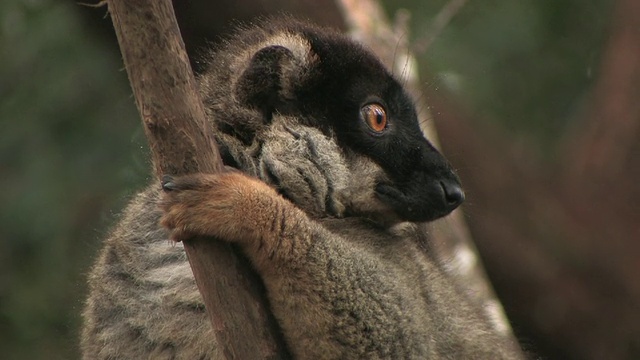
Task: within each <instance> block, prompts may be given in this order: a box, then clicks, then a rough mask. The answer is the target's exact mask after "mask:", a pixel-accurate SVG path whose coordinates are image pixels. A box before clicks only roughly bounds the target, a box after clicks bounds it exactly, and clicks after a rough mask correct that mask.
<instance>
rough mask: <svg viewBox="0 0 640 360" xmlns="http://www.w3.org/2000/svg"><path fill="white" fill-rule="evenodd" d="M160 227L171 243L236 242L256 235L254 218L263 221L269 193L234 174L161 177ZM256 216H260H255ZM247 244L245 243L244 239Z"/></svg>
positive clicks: (261, 185)
mask: <svg viewBox="0 0 640 360" xmlns="http://www.w3.org/2000/svg"><path fill="white" fill-rule="evenodd" d="M162 189H163V190H164V193H163V196H162V200H161V202H160V207H161V208H162V209H163V210H164V215H163V216H162V218H161V220H160V224H161V225H162V226H164V227H166V228H167V229H169V230H170V232H171V239H172V240H174V241H182V240H186V239H189V238H191V237H193V236H195V235H208V236H215V237H217V238H220V239H222V240H226V241H231V242H235V241H240V240H243V239H246V238H248V237H250V236H251V235H252V234H255V233H259V232H260V231H261V230H260V229H256V228H255V227H256V226H258V222H257V221H256V220H255V216H256V215H257V216H259V217H260V218H262V217H264V211H266V212H267V213H269V209H268V208H265V205H266V204H269V203H271V201H269V199H270V197H276V196H277V195H276V193H275V191H274V190H273V189H271V188H269V186H268V185H266V184H265V183H263V182H262V181H260V180H257V179H254V178H251V177H249V176H247V175H244V174H242V173H240V172H237V171H225V172H223V173H220V174H194V175H185V176H180V177H171V176H164V177H163V178H162ZM257 212H262V214H259V213H257ZM247 240H248V239H247Z"/></svg>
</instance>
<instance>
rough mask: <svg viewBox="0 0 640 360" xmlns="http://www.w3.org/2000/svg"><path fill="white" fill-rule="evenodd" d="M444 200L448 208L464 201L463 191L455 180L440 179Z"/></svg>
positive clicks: (452, 207)
mask: <svg viewBox="0 0 640 360" xmlns="http://www.w3.org/2000/svg"><path fill="white" fill-rule="evenodd" d="M440 186H442V191H443V193H444V200H445V202H446V204H447V207H448V208H449V210H453V209H455V208H457V207H458V206H460V204H462V202H463V201H464V191H462V188H461V187H460V184H458V183H457V182H450V181H441V182H440Z"/></svg>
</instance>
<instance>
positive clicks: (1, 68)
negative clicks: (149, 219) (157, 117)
mask: <svg viewBox="0 0 640 360" xmlns="http://www.w3.org/2000/svg"><path fill="white" fill-rule="evenodd" d="M78 11H79V8H78V5H76V4H73V3H72V2H65V3H63V2H60V1H57V2H54V1H48V0H3V1H2V2H0V52H1V55H0V187H1V188H2V191H1V192H0V207H1V210H0V349H2V353H3V355H2V358H4V359H56V358H59V359H69V358H75V357H77V351H76V347H77V345H76V344H77V338H78V335H77V329H78V324H79V311H80V309H81V308H82V297H83V294H84V293H85V285H84V282H85V280H84V274H85V272H86V269H87V267H88V265H89V264H90V262H91V261H92V258H93V256H94V253H95V250H96V248H97V244H98V240H99V239H100V238H101V237H102V236H103V234H104V233H105V230H104V228H105V226H106V225H108V224H110V223H111V222H112V219H113V217H114V216H113V212H110V210H117V209H119V208H120V207H121V204H122V202H123V200H125V198H126V196H125V195H126V193H128V192H129V191H130V190H124V189H133V188H135V187H136V185H137V184H139V183H140V182H141V180H142V179H144V177H145V176H146V173H147V165H146V163H145V162H146V160H144V159H145V157H144V154H143V152H141V151H140V147H141V145H142V144H144V137H143V136H142V134H141V130H139V126H138V121H139V120H138V118H137V114H136V110H135V107H134V105H133V99H132V98H131V96H130V90H129V89H128V83H127V79H126V74H125V73H124V72H122V71H121V68H122V64H121V61H120V58H119V55H118V54H117V53H115V52H114V51H113V49H111V48H108V47H106V46H105V45H104V44H102V43H99V42H97V41H96V40H95V39H94V38H93V37H92V36H91V33H90V32H88V30H87V29H86V28H85V27H84V26H83V24H82V22H81V20H82V19H81V18H80V17H79V15H78ZM102 11H105V10H104V9H103V10H102ZM105 21H109V19H105ZM5 356H7V357H5Z"/></svg>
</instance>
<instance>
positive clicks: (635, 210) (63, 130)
mask: <svg viewBox="0 0 640 360" xmlns="http://www.w3.org/2000/svg"><path fill="white" fill-rule="evenodd" d="M636 1H637V0H618V1H606V0H591V1H583V0H520V1H512V0H483V1H467V3H466V5H465V6H463V7H462V8H461V9H460V11H459V12H458V13H457V14H456V15H455V17H454V18H453V19H452V21H451V23H449V24H448V25H447V26H446V27H445V29H444V30H443V31H442V32H440V33H438V34H437V37H436V39H435V41H434V42H433V43H432V44H431V46H429V47H428V48H427V49H426V50H424V49H420V44H422V43H424V41H425V39H427V38H429V36H430V35H433V31H432V26H433V20H434V18H435V17H436V16H437V14H438V13H439V12H440V11H441V9H442V8H443V7H444V6H445V4H447V3H448V1H442V0H438V1H435V0H434V1H429V2H425V1H419V0H414V1H409V0H402V1H391V0H389V1H387V2H386V3H387V4H386V9H387V12H388V14H389V15H390V17H393V14H394V12H395V11H396V10H397V9H399V8H406V9H408V10H409V11H410V13H411V16H412V18H411V25H412V26H411V33H410V34H408V35H407V36H409V37H410V39H411V43H413V44H415V46H416V49H417V53H418V58H419V60H420V71H421V75H422V78H423V85H424V86H423V89H424V91H425V95H424V96H425V99H426V100H427V103H429V104H430V106H431V111H432V113H433V117H434V120H432V121H434V122H435V125H436V127H437V128H438V130H439V133H440V136H441V138H442V139H441V141H442V143H443V146H444V148H445V151H446V153H447V155H448V156H449V157H450V158H451V159H452V161H453V162H454V165H456V167H457V168H458V170H459V172H460V174H461V176H462V179H463V182H464V183H465V185H466V188H467V193H468V201H467V203H466V205H465V213H466V217H467V221H468V223H469V225H470V228H471V231H472V234H473V237H474V239H475V240H476V242H477V243H478V247H479V250H480V253H481V255H482V256H483V258H484V261H485V264H486V266H487V269H488V272H489V275H490V276H491V278H492V281H493V282H494V284H495V286H496V290H497V292H498V294H499V295H500V296H501V298H502V300H503V302H504V304H505V307H506V309H507V312H508V313H509V315H510V316H511V318H512V320H513V323H514V329H515V330H516V332H517V333H518V335H519V336H520V337H521V339H523V343H524V344H525V346H526V347H527V348H530V349H532V350H533V351H535V352H537V353H538V354H540V356H541V357H542V358H549V359H605V358H606V359H633V358H640V329H639V326H640V325H638V324H640V310H639V309H640V307H639V304H640V301H639V300H640V279H639V275H640V272H639V271H640V244H638V242H640V225H639V224H640V205H638V204H640V201H639V200H640V164H639V162H640V152H639V150H638V148H639V145H638V143H640V142H639V141H638V138H639V137H640V136H639V132H640V131H639V130H638V129H639V128H640V126H638V124H639V123H640V117H639V114H640V105H639V104H640V97H639V96H638V95H639V94H638V93H639V92H640V90H639V89H640V83H639V80H640V75H639V74H640V70H639V68H640V49H639V46H640V34H638V33H639V32H640V8H639V6H638V5H636V4H635V2H636ZM231 3H233V2H230V3H229V4H227V5H226V6H220V7H218V8H215V7H214V6H213V5H211V4H209V2H206V1H180V2H176V6H177V8H178V9H177V11H178V15H179V20H180V22H181V27H182V29H183V33H184V35H185V38H186V39H185V40H186V42H187V46H188V50H189V51H190V53H191V54H192V55H193V54H196V53H197V49H198V48H200V47H201V46H203V44H204V40H203V39H204V37H205V36H210V34H213V33H216V32H219V31H221V30H224V29H229V28H230V26H231V25H230V22H229V21H220V20H216V19H221V18H223V17H224V18H228V17H229V16H234V15H235V16H240V17H249V16H251V15H254V14H262V13H268V12H271V13H273V12H277V10H278V9H280V8H279V5H278V1H273V2H266V1H263V2H262V3H263V4H262V5H261V6H254V7H252V8H248V7H244V8H243V7H242V5H236V6H233V5H230V4H231ZM237 3H239V4H242V3H244V2H237ZM254 3H255V2H254ZM316 3H318V4H320V3H322V2H316ZM307 5H308V4H307ZM301 6H302V5H301ZM317 6H318V9H317V11H315V16H316V18H318V19H320V21H322V22H323V23H325V24H333V25H335V26H339V24H340V23H341V21H340V20H339V19H337V18H336V14H335V13H333V12H331V11H329V10H326V8H323V7H321V6H320V5H317ZM290 10H291V9H290ZM294 12H295V9H294ZM110 26H111V21H110V19H109V17H108V15H107V10H106V8H105V7H100V8H90V7H86V6H82V5H79V4H77V3H75V2H72V1H63V0H57V1H54V0H3V1H2V2H0V54H1V55H0V189H1V191H0V207H1V208H0V349H2V354H3V355H2V358H7V359H70V358H77V357H78V349H77V343H78V341H77V339H78V329H79V324H80V317H79V314H80V311H81V309H82V306H83V305H82V304H83V298H84V296H85V293H86V286H85V276H86V273H87V271H88V268H89V266H90V264H91V263H92V261H93V259H94V256H95V253H96V251H97V249H98V248H99V247H100V242H101V240H102V239H103V238H104V237H105V236H106V234H107V233H108V229H109V227H110V226H111V225H112V224H113V223H114V222H115V221H116V220H117V214H118V212H119V210H120V209H122V207H123V206H124V204H126V201H127V199H128V198H129V197H130V196H131V195H132V194H133V193H134V192H135V191H136V189H139V188H140V187H141V186H142V185H143V184H145V183H146V182H147V181H149V180H150V179H151V178H150V175H149V169H150V164H149V162H148V160H147V150H146V141H145V138H144V134H143V132H142V129H141V127H140V121H139V118H138V115H137V112H136V109H135V106H134V102H133V98H132V96H131V90H130V88H129V85H128V81H127V78H126V73H125V72H124V71H123V65H122V62H121V59H120V54H119V51H118V48H117V44H116V43H115V38H114V35H113V33H112V30H111V28H110ZM210 40H213V41H215V40H216V38H215V37H214V38H213V39H210ZM196 67H197V64H196Z"/></svg>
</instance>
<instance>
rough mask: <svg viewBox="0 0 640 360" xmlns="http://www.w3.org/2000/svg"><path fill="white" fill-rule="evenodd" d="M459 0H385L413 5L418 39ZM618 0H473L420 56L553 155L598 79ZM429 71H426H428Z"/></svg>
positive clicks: (462, 95) (465, 96)
mask: <svg viewBox="0 0 640 360" xmlns="http://www.w3.org/2000/svg"><path fill="white" fill-rule="evenodd" d="M449 1H451V0H433V1H422V0H396V1H385V2H384V3H385V4H386V6H387V10H388V13H389V14H393V13H395V11H396V10H397V9H400V8H405V9H408V10H409V11H410V12H411V16H412V21H411V25H412V28H411V34H410V35H411V40H412V41H413V42H420V40H421V39H423V38H425V37H427V36H429V35H430V33H431V27H432V23H433V19H434V18H435V17H436V15H437V14H438V13H439V12H440V11H441V10H442V9H443V8H444V7H445V5H446V4H447V3H449ZM611 7H612V1H611V0H591V1H583V0H518V1H512V0H483V1H474V0H468V1H467V2H466V4H465V5H464V6H463V7H462V8H461V9H460V11H459V12H458V13H457V14H456V15H455V16H454V17H453V19H452V20H451V22H450V23H449V24H448V26H447V27H446V28H445V29H444V30H443V31H442V32H441V33H440V34H439V36H438V37H437V39H436V40H435V41H434V42H433V43H432V45H431V46H430V47H429V48H428V49H427V51H426V52H425V53H424V54H423V55H421V56H420V65H421V74H422V75H427V74H429V75H431V76H435V78H436V80H435V81H434V84H428V85H430V86H445V87H447V88H448V90H449V91H451V92H453V93H454V94H456V95H458V96H457V97H458V99H460V100H462V101H463V102H466V104H467V105H468V106H469V107H470V109H471V113H473V114H474V116H476V117H478V118H481V119H482V120H488V121H495V122H496V123H498V125H500V126H502V127H505V128H507V129H509V130H512V131H513V132H514V135H517V136H521V137H524V138H526V139H527V140H529V141H531V142H534V143H538V144H540V146H541V148H545V147H546V148H547V150H546V151H545V150H543V151H542V152H543V153H547V154H551V153H552V151H551V150H553V145H555V144H556V142H557V141H558V140H559V138H560V136H561V135H562V132H563V131H564V130H565V128H566V126H567V124H568V122H569V121H570V120H571V118H572V116H575V112H576V110H577V109H578V108H579V107H580V105H581V103H582V101H584V95H586V91H587V90H588V89H589V86H590V85H591V84H592V82H593V81H594V80H595V77H596V75H597V71H598V63H599V60H600V59H599V57H600V50H601V47H602V43H603V42H604V41H605V40H606V36H607V27H608V23H609V21H610V16H609V15H610V11H611ZM423 78H425V76H423Z"/></svg>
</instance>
